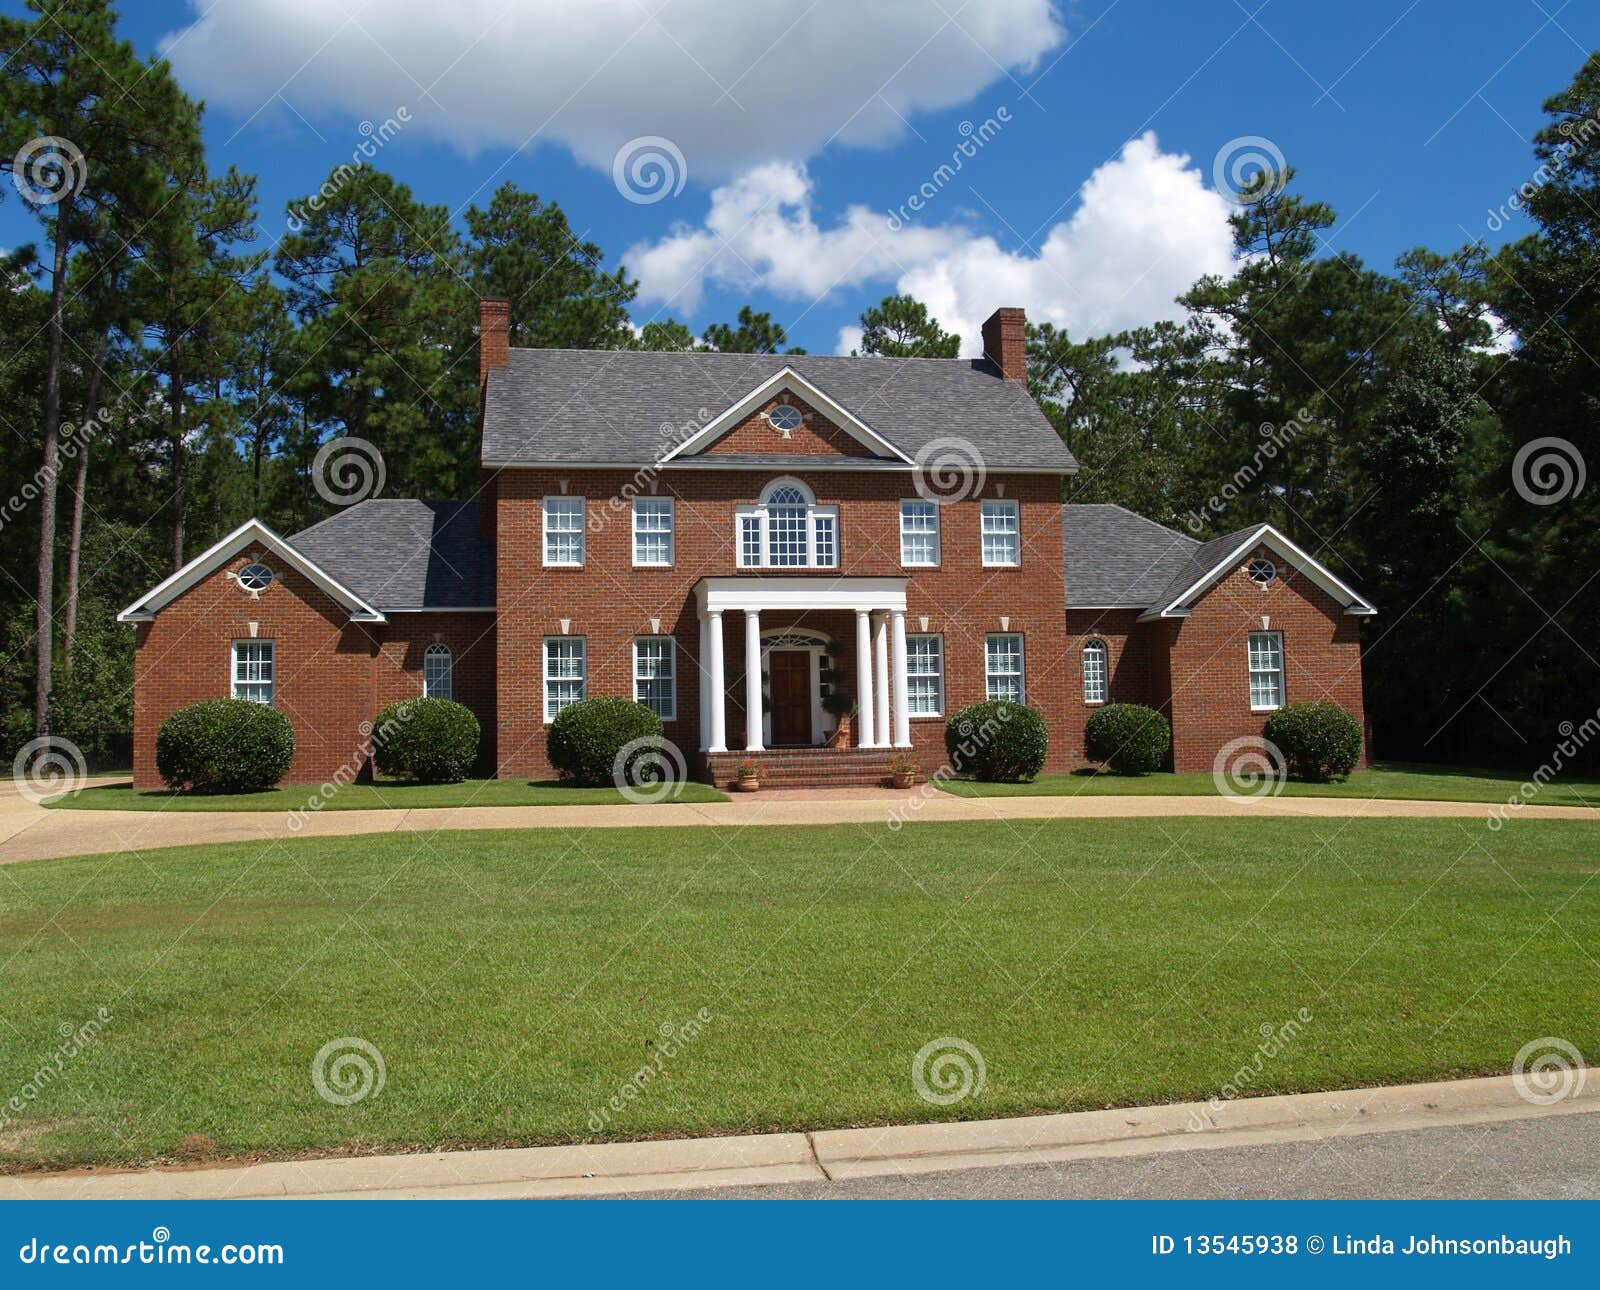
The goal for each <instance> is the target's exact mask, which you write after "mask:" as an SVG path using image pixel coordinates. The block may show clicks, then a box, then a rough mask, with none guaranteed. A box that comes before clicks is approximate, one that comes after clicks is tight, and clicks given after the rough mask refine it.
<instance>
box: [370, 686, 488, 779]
mask: <svg viewBox="0 0 1600 1290" xmlns="http://www.w3.org/2000/svg"><path fill="white" fill-rule="evenodd" d="M479 733H480V731H479V727H478V718H477V717H475V716H473V715H472V711H471V709H470V708H464V707H462V706H461V704H459V703H452V702H451V701H450V700H449V699H402V700H400V702H399V703H391V704H390V705H389V706H388V707H387V708H385V709H384V710H383V711H382V712H380V713H379V714H378V719H377V720H376V721H375V722H373V725H372V756H373V760H374V761H376V762H377V764H378V771H379V773H380V774H383V775H390V776H393V777H394V778H395V779H410V780H415V781H416V782H417V783H419V784H458V783H460V782H461V781H462V780H464V779H465V778H466V777H467V776H468V775H470V774H471V773H472V767H473V765H474V764H475V763H476V762H477V760H478V736H479Z"/></svg>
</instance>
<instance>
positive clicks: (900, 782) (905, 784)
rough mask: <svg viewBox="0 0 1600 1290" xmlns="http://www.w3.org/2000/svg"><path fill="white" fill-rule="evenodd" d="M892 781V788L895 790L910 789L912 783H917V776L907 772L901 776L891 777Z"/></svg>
mask: <svg viewBox="0 0 1600 1290" xmlns="http://www.w3.org/2000/svg"><path fill="white" fill-rule="evenodd" d="M893 779H894V786H895V787H896V788H910V787H911V786H912V785H913V784H914V783H916V782H917V776H916V774H915V772H913V771H909V770H908V771H905V772H904V773H902V774H898V775H895V776H893Z"/></svg>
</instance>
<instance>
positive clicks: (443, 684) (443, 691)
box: [422, 645, 456, 699]
mask: <svg viewBox="0 0 1600 1290" xmlns="http://www.w3.org/2000/svg"><path fill="white" fill-rule="evenodd" d="M455 670H456V662H455V656H454V655H453V654H451V653H450V647H449V646H448V645H430V646H428V648H427V649H426V650H425V651H423V655H422V693H423V695H424V696H425V697H427V698H430V699H453V698H454V697H455Z"/></svg>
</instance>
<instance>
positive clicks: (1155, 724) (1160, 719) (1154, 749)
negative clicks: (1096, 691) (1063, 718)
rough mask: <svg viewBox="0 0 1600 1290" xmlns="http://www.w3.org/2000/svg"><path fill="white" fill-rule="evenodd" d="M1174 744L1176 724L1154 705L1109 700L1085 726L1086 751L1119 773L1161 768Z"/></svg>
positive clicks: (1088, 754)
mask: <svg viewBox="0 0 1600 1290" xmlns="http://www.w3.org/2000/svg"><path fill="white" fill-rule="evenodd" d="M1170 747H1172V726H1171V724H1170V723H1169V722H1168V721H1167V719H1166V717H1164V716H1162V715H1161V713H1159V712H1157V711H1156V710H1155V709H1154V708H1147V707H1145V706H1143V705H1142V704H1138V703H1108V704H1106V705H1105V706H1104V707H1103V708H1096V709H1095V710H1094V711H1093V712H1091V713H1090V714H1089V720H1088V721H1087V722H1085V723H1084V727H1083V753H1084V756H1085V757H1087V758H1088V759H1089V760H1090V761H1094V762H1100V763H1101V764H1102V765H1105V766H1109V767H1111V769H1112V770H1114V771H1116V773H1117V774H1119V775H1148V774H1149V773H1150V772H1151V771H1153V770H1160V769H1161V767H1162V764H1163V763H1164V762H1165V761H1166V759H1167V749H1169V748H1170Z"/></svg>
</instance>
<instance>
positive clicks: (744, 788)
mask: <svg viewBox="0 0 1600 1290" xmlns="http://www.w3.org/2000/svg"><path fill="white" fill-rule="evenodd" d="M733 787H734V790H735V791H736V792H740V793H753V792H755V791H756V790H757V789H758V788H760V787H761V780H760V779H759V778H758V777H757V776H755V775H746V776H745V777H744V778H743V779H736V780H734V781H733Z"/></svg>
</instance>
